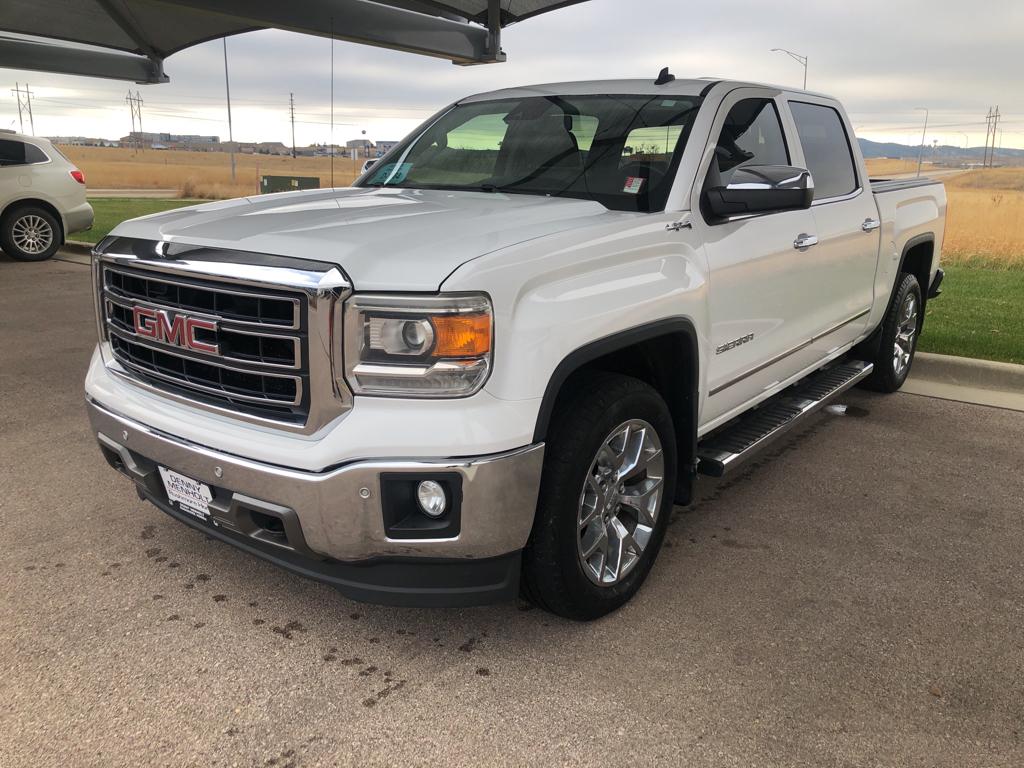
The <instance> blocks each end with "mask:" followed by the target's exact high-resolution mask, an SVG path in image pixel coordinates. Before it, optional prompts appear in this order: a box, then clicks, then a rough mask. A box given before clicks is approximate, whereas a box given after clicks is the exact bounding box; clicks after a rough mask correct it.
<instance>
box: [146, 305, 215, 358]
mask: <svg viewBox="0 0 1024 768" xmlns="http://www.w3.org/2000/svg"><path fill="white" fill-rule="evenodd" d="M132 314H133V315H134V318H135V333H137V334H138V335H139V336H145V337H147V338H150V339H155V340H156V341H162V342H164V343H166V344H173V345H174V346H176V347H183V348H185V349H192V350H195V351H196V352H206V353H207V354H211V355H219V354H220V346H219V345H217V344H207V343H206V342H204V341H200V340H199V339H197V338H196V331H200V330H202V331H214V332H216V330H217V323H215V322H213V321H212V320H200V319H199V318H197V317H189V316H188V315H172V314H171V313H170V312H168V311H166V310H163V309H150V308H149V307H135V308H134V309H133V310H132Z"/></svg>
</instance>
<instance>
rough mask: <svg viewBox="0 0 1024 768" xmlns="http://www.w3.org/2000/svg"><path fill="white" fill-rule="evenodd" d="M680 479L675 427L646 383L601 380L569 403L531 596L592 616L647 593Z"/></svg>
mask: <svg viewBox="0 0 1024 768" xmlns="http://www.w3.org/2000/svg"><path fill="white" fill-rule="evenodd" d="M675 480H676V442H675V430H674V427H673V424H672V417H671V415H670V414H669V411H668V407H667V406H666V405H665V402H664V400H662V398H661V396H660V395H659V394H658V393H657V392H656V391H655V390H654V389H653V388H652V387H650V386H648V385H647V384H645V383H643V382H641V381H638V380H636V379H632V378H629V377H626V376H618V375H612V374H595V375H592V376H590V377H588V379H587V381H586V383H585V384H583V385H582V386H581V387H579V388H578V389H576V390H575V391H574V392H573V393H572V394H571V395H569V396H568V397H566V398H565V399H564V400H563V401H562V404H561V407H560V409H559V411H558V412H556V414H555V418H554V420H553V422H552V426H551V429H550V431H549V435H548V441H547V449H546V455H545V459H544V474H543V478H542V480H541V489H540V498H539V501H538V505H537V517H536V520H535V521H534V526H533V531H532V532H531V534H530V540H529V542H528V543H527V545H526V549H525V551H524V553H523V579H522V584H523V592H524V595H525V596H526V597H527V599H529V600H531V601H533V602H535V603H537V604H538V605H540V606H541V607H543V608H546V609H547V610H550V611H552V612H553V613H557V614H559V615H561V616H565V617H567V618H571V619H578V620H590V619H596V618H598V617H600V616H603V615H605V614H606V613H609V612H610V611H613V610H615V609H616V608H618V607H619V606H621V605H622V604H623V603H625V602H626V601H627V600H629V599H630V598H631V597H632V596H633V595H634V594H635V593H636V592H637V590H639V589H640V586H641V585H642V584H643V581H644V579H645V578H646V577H647V574H648V572H649V571H650V569H651V566H652V564H653V563H654V559H655V558H656V557H657V554H658V550H659V549H660V548H661V542H662V539H663V538H664V536H665V528H666V526H667V525H668V518H669V516H670V514H671V512H672V497H673V492H674V489H675Z"/></svg>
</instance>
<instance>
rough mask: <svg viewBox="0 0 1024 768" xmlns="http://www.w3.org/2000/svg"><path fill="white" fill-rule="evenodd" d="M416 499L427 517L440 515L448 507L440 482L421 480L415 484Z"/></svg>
mask: <svg viewBox="0 0 1024 768" xmlns="http://www.w3.org/2000/svg"><path fill="white" fill-rule="evenodd" d="M416 500H417V501H418V502H419V503H420V509H422V510H423V514H425V515H427V516H428V517H440V516H441V515H443V514H444V513H445V510H446V509H447V508H448V497H447V495H446V494H445V492H444V488H442V487H441V484H440V483H438V482H435V481H434V480H423V481H421V482H420V484H419V485H417V486H416Z"/></svg>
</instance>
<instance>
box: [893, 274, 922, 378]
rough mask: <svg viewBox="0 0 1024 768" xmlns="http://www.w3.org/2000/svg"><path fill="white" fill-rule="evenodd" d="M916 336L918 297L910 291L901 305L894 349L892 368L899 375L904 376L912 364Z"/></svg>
mask: <svg viewBox="0 0 1024 768" xmlns="http://www.w3.org/2000/svg"><path fill="white" fill-rule="evenodd" d="M915 336H917V297H916V296H914V294H913V293H908V294H907V296H906V297H905V298H904V299H903V304H902V305H901V306H900V316H899V320H898V321H897V326H896V341H895V343H894V344H893V350H892V369H893V372H894V373H895V374H896V375H897V376H902V375H903V374H904V373H905V372H906V370H907V368H908V367H909V366H910V356H911V355H912V354H913V353H914V337H915Z"/></svg>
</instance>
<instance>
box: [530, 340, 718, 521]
mask: <svg viewBox="0 0 1024 768" xmlns="http://www.w3.org/2000/svg"><path fill="white" fill-rule="evenodd" d="M699 360H700V358H699V357H698V351H697V336H696V332H695V331H694V329H693V326H692V325H691V324H690V323H689V322H688V321H683V320H679V321H666V322H664V323H656V324H654V325H651V326H645V327H642V328H638V329H633V330H632V331H626V332H624V333H620V334H615V335H614V336H611V337H609V338H606V339H602V340H600V341H597V342H594V343H593V344H589V345H587V346H586V347H583V348H581V349H579V350H576V351H575V352H573V353H572V354H571V355H569V356H568V357H567V358H566V359H565V360H563V361H562V363H561V364H559V366H558V367H557V368H556V369H555V372H554V374H553V375H552V377H551V380H550V381H549V382H548V387H547V391H545V393H544V400H543V401H542V404H541V409H540V415H539V416H538V419H537V427H536V430H535V433H534V440H535V441H536V442H539V441H542V440H544V439H545V436H546V433H547V429H548V425H549V424H550V421H551V416H552V414H553V413H554V412H555V411H556V409H557V408H558V407H559V403H560V402H561V401H562V400H563V399H564V398H565V397H567V396H568V395H569V394H571V393H572V392H573V391H574V389H575V387H576V385H577V383H578V382H580V381H582V380H583V379H584V377H586V375H587V374H588V373H590V372H593V371H603V372H607V373H618V374H622V375H625V376H631V377H633V378H635V379H640V380H641V381H643V382H645V383H647V384H649V385H650V386H652V387H653V388H654V389H655V390H657V392H658V394H660V395H661V396H662V398H663V399H664V400H665V403H666V405H668V409H669V413H670V414H671V415H672V423H673V424H674V425H675V432H676V446H677V451H678V454H679V472H678V479H677V482H676V495H675V500H676V502H677V503H680V504H687V503H689V502H690V500H691V491H692V476H693V473H692V471H691V470H692V467H693V465H694V461H695V460H696V453H697V403H698V387H699V384H698V378H697V374H698V369H699Z"/></svg>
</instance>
